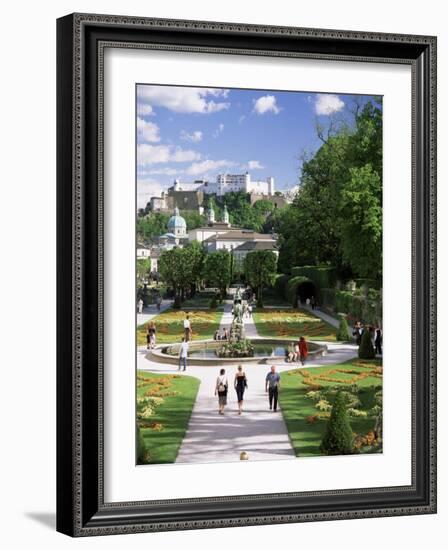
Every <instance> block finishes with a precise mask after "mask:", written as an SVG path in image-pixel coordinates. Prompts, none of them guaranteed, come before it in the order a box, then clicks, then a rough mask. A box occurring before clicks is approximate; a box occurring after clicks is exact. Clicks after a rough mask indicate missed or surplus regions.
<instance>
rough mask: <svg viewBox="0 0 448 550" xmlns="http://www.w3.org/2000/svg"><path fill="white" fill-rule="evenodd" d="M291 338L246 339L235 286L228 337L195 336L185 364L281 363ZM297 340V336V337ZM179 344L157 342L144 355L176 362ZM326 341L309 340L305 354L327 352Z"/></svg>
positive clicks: (239, 292)
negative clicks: (226, 339)
mask: <svg viewBox="0 0 448 550" xmlns="http://www.w3.org/2000/svg"><path fill="white" fill-rule="evenodd" d="M293 340H294V339H285V338H253V339H252V340H248V339H247V338H246V334H245V330H244V319H243V306H242V299H241V290H240V289H239V288H238V290H237V292H236V294H235V299H234V302H233V320H232V324H231V326H230V330H229V340H228V341H226V342H223V341H219V340H218V341H216V340H197V341H194V342H190V346H189V356H188V364H189V365H190V366H204V367H216V366H223V365H228V364H236V363H238V364H239V363H243V364H247V363H249V364H260V365H263V364H268V363H269V364H271V363H284V361H285V356H286V354H287V350H288V346H290V345H291V344H292V342H293ZM296 340H297V338H296ZM179 347H180V344H179V343H176V344H168V345H166V344H165V345H161V346H157V347H156V348H155V349H152V350H150V351H149V352H148V354H147V355H146V357H147V358H148V359H150V360H151V361H156V362H158V363H169V364H172V365H177V363H178V356H179ZM326 353H327V346H326V345H325V344H321V343H317V342H312V341H308V357H309V358H310V359H311V358H315V357H319V356H322V355H326Z"/></svg>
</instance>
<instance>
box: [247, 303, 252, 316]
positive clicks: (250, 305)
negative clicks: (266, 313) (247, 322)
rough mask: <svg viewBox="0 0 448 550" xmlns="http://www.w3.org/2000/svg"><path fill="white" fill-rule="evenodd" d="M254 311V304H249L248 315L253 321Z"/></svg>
mask: <svg viewBox="0 0 448 550" xmlns="http://www.w3.org/2000/svg"><path fill="white" fill-rule="evenodd" d="M252 311H253V306H252V304H249V305H248V306H247V315H248V317H249V319H252Z"/></svg>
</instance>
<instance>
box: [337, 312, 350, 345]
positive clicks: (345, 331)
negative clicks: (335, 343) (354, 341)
mask: <svg viewBox="0 0 448 550" xmlns="http://www.w3.org/2000/svg"><path fill="white" fill-rule="evenodd" d="M339 319H340V321H339V328H338V331H337V333H336V339H337V340H339V342H347V341H348V340H350V330H349V327H348V323H347V319H346V317H345V315H340V316H339Z"/></svg>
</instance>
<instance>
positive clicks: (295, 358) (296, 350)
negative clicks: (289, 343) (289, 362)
mask: <svg viewBox="0 0 448 550" xmlns="http://www.w3.org/2000/svg"><path fill="white" fill-rule="evenodd" d="M299 357H300V346H299V342H296V343H295V344H294V356H293V361H298V360H299Z"/></svg>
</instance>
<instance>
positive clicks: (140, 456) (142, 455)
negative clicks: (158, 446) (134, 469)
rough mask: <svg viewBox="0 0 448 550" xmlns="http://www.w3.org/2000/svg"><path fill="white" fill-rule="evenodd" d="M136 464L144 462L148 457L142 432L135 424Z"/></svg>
mask: <svg viewBox="0 0 448 550" xmlns="http://www.w3.org/2000/svg"><path fill="white" fill-rule="evenodd" d="M136 443H137V449H136V454H137V464H145V463H146V462H147V459H148V451H147V450H146V447H145V440H144V439H143V433H142V430H141V429H140V427H139V426H137V442H136Z"/></svg>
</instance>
